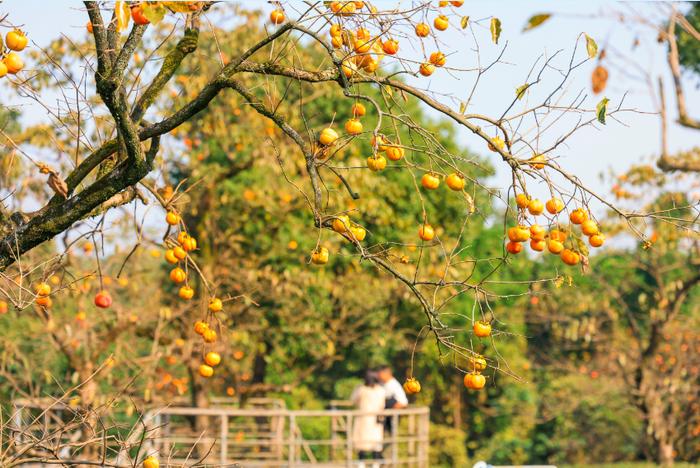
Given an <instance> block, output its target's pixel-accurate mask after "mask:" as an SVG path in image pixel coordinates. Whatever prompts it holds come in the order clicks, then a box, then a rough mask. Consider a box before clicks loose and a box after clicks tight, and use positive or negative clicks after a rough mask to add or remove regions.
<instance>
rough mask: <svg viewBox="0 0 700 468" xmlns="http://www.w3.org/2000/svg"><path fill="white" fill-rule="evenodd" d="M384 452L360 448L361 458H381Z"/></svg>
mask: <svg viewBox="0 0 700 468" xmlns="http://www.w3.org/2000/svg"><path fill="white" fill-rule="evenodd" d="M381 458H382V452H370V451H369V450H360V460H380V459H381Z"/></svg>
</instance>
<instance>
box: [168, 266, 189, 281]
mask: <svg viewBox="0 0 700 468" xmlns="http://www.w3.org/2000/svg"><path fill="white" fill-rule="evenodd" d="M186 279H187V273H185V270H183V269H182V268H179V267H178V268H173V269H172V270H170V280H171V281H173V282H174V283H182V282H184V281H185V280H186Z"/></svg>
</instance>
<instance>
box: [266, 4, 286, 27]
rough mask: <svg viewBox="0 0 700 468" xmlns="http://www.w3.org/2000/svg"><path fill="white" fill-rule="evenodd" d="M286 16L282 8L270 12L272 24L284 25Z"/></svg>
mask: <svg viewBox="0 0 700 468" xmlns="http://www.w3.org/2000/svg"><path fill="white" fill-rule="evenodd" d="M284 20H285V16H284V11H283V10H282V9H280V8H277V9H275V10H272V11H271V12H270V23H272V24H282V23H284Z"/></svg>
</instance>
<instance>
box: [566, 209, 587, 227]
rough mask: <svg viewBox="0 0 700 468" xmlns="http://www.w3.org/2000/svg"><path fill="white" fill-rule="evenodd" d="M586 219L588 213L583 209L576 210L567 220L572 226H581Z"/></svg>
mask: <svg viewBox="0 0 700 468" xmlns="http://www.w3.org/2000/svg"><path fill="white" fill-rule="evenodd" d="M587 219H588V213H586V210H584V209H583V208H576V209H575V210H574V211H572V212H571V214H570V215H569V220H570V221H571V222H572V223H573V224H581V223H583V222H584V221H586V220H587Z"/></svg>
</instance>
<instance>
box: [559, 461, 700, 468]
mask: <svg viewBox="0 0 700 468" xmlns="http://www.w3.org/2000/svg"><path fill="white" fill-rule="evenodd" d="M557 466H558V467H559V468H657V467H658V466H659V465H658V464H656V463H647V462H620V463H600V464H592V465H588V464H586V465H557ZM693 466H697V465H693V464H691V463H683V462H680V463H674V464H673V468H690V467H693Z"/></svg>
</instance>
